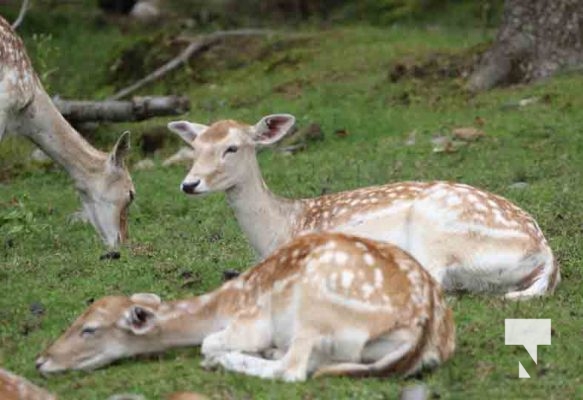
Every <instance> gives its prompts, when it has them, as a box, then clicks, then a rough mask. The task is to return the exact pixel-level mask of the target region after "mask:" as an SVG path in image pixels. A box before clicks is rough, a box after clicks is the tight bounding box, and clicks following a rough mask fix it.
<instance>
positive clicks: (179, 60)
mask: <svg viewBox="0 0 583 400" xmlns="http://www.w3.org/2000/svg"><path fill="white" fill-rule="evenodd" d="M270 32H271V31H268V30H262V29H240V30H232V31H218V32H214V33H211V34H210V35H206V36H202V37H200V38H195V39H190V40H189V41H190V44H189V45H188V46H187V47H186V48H185V49H184V50H182V52H181V53H180V54H178V55H177V56H176V57H175V58H173V59H172V60H170V61H168V62H167V63H166V64H164V65H163V66H161V67H160V68H158V69H156V70H155V71H154V72H152V73H151V74H149V75H147V76H146V77H144V78H142V79H140V80H139V81H137V82H136V83H134V84H132V85H130V86H128V87H127V88H125V89H122V90H120V91H119V92H117V93H115V94H114V95H113V96H111V97H110V98H109V99H108V100H119V99H122V98H124V97H126V96H128V95H130V94H132V93H133V92H135V91H136V90H138V89H140V88H142V87H143V86H145V85H147V84H148V83H150V82H153V81H155V80H158V79H160V78H161V77H162V76H164V75H166V74H167V73H169V72H171V71H173V70H175V69H176V68H178V67H179V66H180V65H182V64H185V63H186V62H187V61H188V60H189V59H190V58H191V57H193V56H195V55H196V54H200V53H202V52H204V51H206V50H208V49H209V48H210V47H211V46H212V45H214V44H215V43H217V42H218V41H220V40H221V39H224V38H226V37H229V36H251V35H265V34H268V33H270Z"/></svg>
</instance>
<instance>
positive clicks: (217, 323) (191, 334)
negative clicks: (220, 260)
mask: <svg viewBox="0 0 583 400" xmlns="http://www.w3.org/2000/svg"><path fill="white" fill-rule="evenodd" d="M231 282H233V281H231ZM231 282H229V283H231ZM229 283H228V284H226V285H224V286H223V287H221V288H219V289H217V290H215V291H214V292H211V293H207V294H204V295H202V296H198V297H193V298H190V299H185V300H177V301H172V302H168V303H164V304H163V305H162V308H161V309H160V314H159V317H158V320H159V327H160V331H161V334H160V336H159V337H158V338H156V341H157V342H158V344H161V345H162V347H163V348H173V347H182V346H196V345H199V344H201V343H202V341H203V340H204V338H206V337H207V336H208V335H210V334H212V333H215V332H218V331H220V330H222V329H224V328H225V327H226V326H227V325H228V324H229V322H230V321H231V320H232V319H233V318H234V317H235V315H236V313H237V311H238V310H239V309H240V308H241V307H242V306H244V304H241V301H240V299H239V296H240V291H239V290H234V289H232V283H231V284H230V285H229ZM247 300H250V299H247Z"/></svg>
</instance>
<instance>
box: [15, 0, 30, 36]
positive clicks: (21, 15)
mask: <svg viewBox="0 0 583 400" xmlns="http://www.w3.org/2000/svg"><path fill="white" fill-rule="evenodd" d="M27 11H28V0H22V4H21V5H20V11H19V12H18V17H17V18H16V21H14V22H13V23H12V29H14V30H16V28H18V27H19V26H20V24H22V21H23V20H24V16H25V15H26V12H27Z"/></svg>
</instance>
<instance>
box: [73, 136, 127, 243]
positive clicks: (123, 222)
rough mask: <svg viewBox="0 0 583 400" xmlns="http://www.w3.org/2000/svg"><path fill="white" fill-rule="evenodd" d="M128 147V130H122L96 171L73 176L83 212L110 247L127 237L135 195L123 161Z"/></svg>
mask: <svg viewBox="0 0 583 400" xmlns="http://www.w3.org/2000/svg"><path fill="white" fill-rule="evenodd" d="M129 147H130V144H129V132H124V133H123V134H122V135H121V136H120V138H119V139H118V141H117V143H116V144H115V146H114V147H113V150H112V151H111V152H110V153H109V154H108V155H107V158H106V160H105V161H104V162H103V163H100V165H99V167H98V170H97V171H96V172H95V173H93V174H90V175H89V176H85V177H83V178H81V179H76V189H77V191H78V193H79V196H80V198H81V202H82V204H83V213H84V215H85V216H86V217H87V219H88V220H89V222H91V224H92V225H93V226H94V227H95V229H96V230H97V232H98V233H99V235H100V237H101V239H102V240H103V242H104V243H105V244H106V245H107V246H108V247H109V248H111V249H115V248H117V247H118V246H119V245H120V244H122V243H123V242H124V241H125V240H126V239H127V235H128V209H129V206H130V204H131V202H132V201H133V199H134V196H135V188H134V185H133V182H132V178H131V176H130V174H129V172H128V170H127V168H126V166H125V164H124V159H125V157H126V155H127V153H128V151H129Z"/></svg>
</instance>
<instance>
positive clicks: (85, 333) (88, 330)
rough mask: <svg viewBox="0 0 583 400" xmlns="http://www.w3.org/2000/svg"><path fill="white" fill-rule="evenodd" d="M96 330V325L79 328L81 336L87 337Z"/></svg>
mask: <svg viewBox="0 0 583 400" xmlns="http://www.w3.org/2000/svg"><path fill="white" fill-rule="evenodd" d="M95 332H97V327H95V326H86V327H85V328H83V329H82V330H81V337H87V336H91V335H93V334H95Z"/></svg>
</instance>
